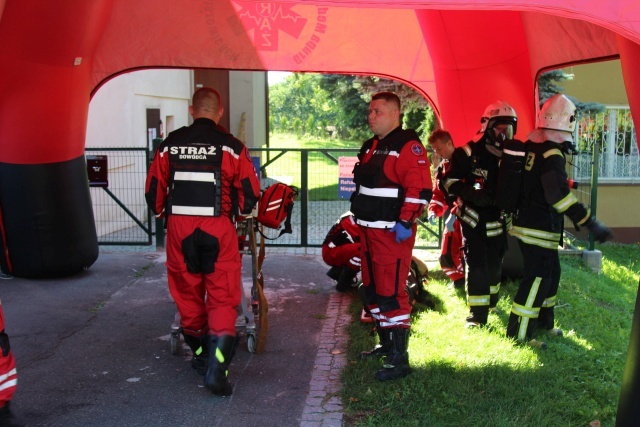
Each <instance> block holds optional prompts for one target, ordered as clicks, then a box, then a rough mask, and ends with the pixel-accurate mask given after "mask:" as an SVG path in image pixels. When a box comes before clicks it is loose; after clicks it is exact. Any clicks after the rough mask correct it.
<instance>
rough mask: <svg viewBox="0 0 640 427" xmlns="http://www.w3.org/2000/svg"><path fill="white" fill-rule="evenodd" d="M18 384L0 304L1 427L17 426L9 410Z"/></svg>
mask: <svg viewBox="0 0 640 427" xmlns="http://www.w3.org/2000/svg"><path fill="white" fill-rule="evenodd" d="M17 383H18V372H17V371H16V361H15V359H14V358H13V354H12V353H11V346H10V345H9V336H8V335H7V333H6V332H5V330H4V312H3V311H2V305H1V304H0V426H11V425H17V424H16V423H15V419H14V417H13V414H12V413H11V410H10V408H9V404H10V402H11V398H12V397H13V394H14V393H15V391H16V385H17Z"/></svg>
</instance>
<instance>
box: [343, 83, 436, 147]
mask: <svg viewBox="0 0 640 427" xmlns="http://www.w3.org/2000/svg"><path fill="white" fill-rule="evenodd" d="M354 86H355V87H357V88H358V90H359V91H360V94H361V96H362V97H363V98H364V99H365V100H367V102H368V101H370V100H371V97H372V96H373V95H374V94H375V93H377V92H394V93H395V94H396V95H398V98H400V102H401V103H402V110H403V113H404V115H403V118H402V124H403V126H404V127H405V128H410V129H415V130H416V131H418V133H420V138H421V139H422V140H423V141H426V139H427V138H428V136H429V134H430V133H431V132H432V131H433V127H434V124H435V118H434V114H433V109H432V108H431V105H430V104H429V102H428V101H427V100H426V99H425V98H424V96H423V95H422V94H420V93H419V92H418V91H417V90H415V89H414V88H412V87H410V86H407V85H405V84H404V83H401V82H399V81H396V80H389V79H384V78H381V77H377V76H359V77H357V78H356V80H355V82H354Z"/></svg>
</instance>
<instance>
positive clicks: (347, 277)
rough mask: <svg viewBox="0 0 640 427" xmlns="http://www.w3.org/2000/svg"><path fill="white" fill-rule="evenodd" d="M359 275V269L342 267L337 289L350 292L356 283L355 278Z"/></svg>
mask: <svg viewBox="0 0 640 427" xmlns="http://www.w3.org/2000/svg"><path fill="white" fill-rule="evenodd" d="M357 275H358V271H356V270H352V269H350V268H349V267H346V266H345V267H342V271H341V272H340V277H339V278H338V284H337V285H336V291H338V292H349V291H351V290H353V285H354V284H355V278H356V276H357Z"/></svg>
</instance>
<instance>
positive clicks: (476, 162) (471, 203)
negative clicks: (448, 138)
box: [444, 101, 517, 328]
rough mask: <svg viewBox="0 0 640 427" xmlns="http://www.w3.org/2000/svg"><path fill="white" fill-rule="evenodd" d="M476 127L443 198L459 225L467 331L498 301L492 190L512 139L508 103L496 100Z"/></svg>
mask: <svg viewBox="0 0 640 427" xmlns="http://www.w3.org/2000/svg"><path fill="white" fill-rule="evenodd" d="M480 122H481V124H482V127H481V128H480V130H479V131H478V132H477V134H476V135H475V137H474V138H473V140H472V141H470V142H468V143H467V144H466V145H463V146H462V147H457V148H456V149H455V150H454V152H453V155H452V156H451V160H450V166H449V170H448V171H447V173H446V174H445V179H444V188H445V190H446V191H447V193H449V195H450V196H455V197H457V200H456V203H457V205H458V206H457V208H456V210H455V214H456V216H457V217H458V219H459V220H460V221H461V225H462V236H463V239H464V247H465V249H464V250H465V261H466V265H467V304H468V305H469V312H470V313H469V315H468V317H467V318H466V324H465V326H466V327H468V328H476V327H479V326H484V325H486V324H487V319H488V316H489V308H490V307H491V308H493V307H495V306H496V304H497V302H498V296H499V292H500V282H501V280H502V259H503V257H504V254H505V252H506V250H507V233H506V221H505V220H504V219H503V218H502V215H501V212H500V208H498V207H497V206H496V193H497V191H496V190H497V186H498V172H499V164H500V158H501V157H502V145H503V143H504V141H505V140H506V139H511V138H512V137H513V135H514V134H515V132H516V127H517V115H516V112H515V110H514V109H513V107H511V106H510V105H509V104H507V103H506V102H504V101H496V102H494V103H492V104H489V105H488V106H487V108H486V109H485V111H484V114H483V115H482V117H481V119H480Z"/></svg>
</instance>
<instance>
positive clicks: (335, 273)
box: [327, 267, 341, 280]
mask: <svg viewBox="0 0 640 427" xmlns="http://www.w3.org/2000/svg"><path fill="white" fill-rule="evenodd" d="M340 271H341V269H340V267H331V268H330V269H329V271H327V276H329V277H330V278H332V279H333V280H338V279H339V278H340Z"/></svg>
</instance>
